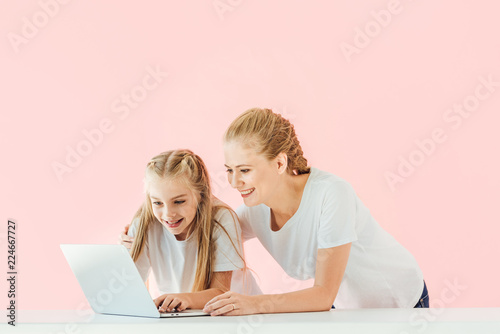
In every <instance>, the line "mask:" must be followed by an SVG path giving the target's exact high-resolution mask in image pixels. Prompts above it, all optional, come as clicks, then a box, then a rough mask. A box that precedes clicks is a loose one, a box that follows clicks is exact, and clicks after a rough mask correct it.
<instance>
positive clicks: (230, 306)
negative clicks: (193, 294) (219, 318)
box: [203, 291, 259, 316]
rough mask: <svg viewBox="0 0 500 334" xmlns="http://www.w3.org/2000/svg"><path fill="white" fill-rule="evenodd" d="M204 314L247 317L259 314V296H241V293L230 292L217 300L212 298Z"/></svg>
mask: <svg viewBox="0 0 500 334" xmlns="http://www.w3.org/2000/svg"><path fill="white" fill-rule="evenodd" d="M203 312H206V313H210V315H211V316H216V315H245V314H255V313H259V305H258V302H257V296H247V295H241V294H239V293H236V292H233V291H228V292H226V293H223V294H221V295H218V296H217V297H215V298H212V300H210V301H209V302H208V303H207V304H206V305H205V307H204V308H203Z"/></svg>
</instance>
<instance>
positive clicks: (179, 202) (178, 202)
mask: <svg viewBox="0 0 500 334" xmlns="http://www.w3.org/2000/svg"><path fill="white" fill-rule="evenodd" d="M184 202H185V201H175V202H174V204H182V203H184Z"/></svg>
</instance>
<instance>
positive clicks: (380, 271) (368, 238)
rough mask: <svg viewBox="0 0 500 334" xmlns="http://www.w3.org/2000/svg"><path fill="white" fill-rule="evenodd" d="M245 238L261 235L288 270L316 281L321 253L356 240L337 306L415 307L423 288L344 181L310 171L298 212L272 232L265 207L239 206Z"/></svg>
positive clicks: (418, 274) (413, 266)
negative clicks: (322, 250)
mask: <svg viewBox="0 0 500 334" xmlns="http://www.w3.org/2000/svg"><path fill="white" fill-rule="evenodd" d="M236 212H237V213H238V216H239V218H240V223H241V227H242V230H243V239H244V240H248V239H251V238H253V237H257V238H258V239H259V240H260V242H261V243H262V245H263V246H264V247H265V248H266V249H267V250H268V251H269V253H270V254H271V255H272V256H273V257H274V259H275V260H276V261H277V262H278V263H279V264H280V265H281V267H282V268H283V269H284V270H285V272H286V273H287V274H288V275H289V276H291V277H293V278H296V279H299V280H306V279H310V278H314V276H315V272H316V256H317V251H318V249H321V248H330V247H335V246H340V245H343V244H346V243H350V242H352V245H351V252H350V255H349V260H348V263H347V267H346V270H345V273H344V277H343V279H342V283H341V285H340V289H339V292H338V294H337V298H336V299H335V302H334V305H335V307H336V308H377V307H406V308H410V307H414V306H415V304H416V303H417V301H418V299H419V298H420V296H421V294H422V290H423V288H424V282H423V275H422V271H421V270H420V268H419V266H418V264H417V262H416V260H415V258H414V257H413V256H412V255H411V254H410V252H408V251H407V250H406V249H405V248H404V247H403V246H401V244H399V243H398V242H397V241H396V240H395V239H394V238H393V237H392V236H391V235H390V234H389V233H387V232H386V231H385V230H384V229H382V227H380V225H379V224H378V223H377V222H376V221H375V219H374V218H373V217H372V216H371V214H370V211H369V210H368V209H367V208H366V207H365V206H364V205H363V203H362V202H361V200H360V199H359V198H358V197H357V195H356V193H355V192H354V189H353V188H352V187H351V185H350V184H349V183H348V182H347V181H345V180H344V179H342V178H340V177H338V176H336V175H333V174H331V173H327V172H324V171H321V170H319V169H316V168H311V173H310V175H309V178H308V180H307V183H306V185H305V188H304V192H303V195H302V199H301V202H300V205H299V208H298V210H297V212H296V213H295V214H294V215H293V216H292V218H290V220H288V221H287V223H286V224H285V225H284V226H283V227H282V228H281V229H280V230H279V231H272V230H271V225H270V224H271V211H270V208H269V207H267V206H266V205H264V204H261V205H258V206H254V207H247V206H245V205H242V206H240V207H239V208H238V209H237V210H236Z"/></svg>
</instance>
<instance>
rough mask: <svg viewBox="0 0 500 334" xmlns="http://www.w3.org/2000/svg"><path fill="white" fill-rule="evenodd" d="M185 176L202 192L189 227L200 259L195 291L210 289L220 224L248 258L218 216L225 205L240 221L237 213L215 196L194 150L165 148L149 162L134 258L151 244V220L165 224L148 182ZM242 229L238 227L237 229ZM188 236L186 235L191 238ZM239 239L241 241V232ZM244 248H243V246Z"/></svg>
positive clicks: (193, 188) (189, 182)
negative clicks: (157, 212)
mask: <svg viewBox="0 0 500 334" xmlns="http://www.w3.org/2000/svg"><path fill="white" fill-rule="evenodd" d="M166 177H168V178H172V179H174V178H183V179H184V180H185V181H186V184H187V185H188V187H189V188H190V189H191V191H192V192H193V193H194V194H199V196H198V198H199V202H198V206H197V210H196V215H195V217H194V220H193V222H192V223H191V224H190V225H189V227H188V233H187V238H190V237H192V238H195V240H196V242H197V246H198V248H197V249H198V251H197V252H198V256H197V260H196V262H197V263H196V274H195V281H194V284H193V288H192V292H195V291H201V290H205V289H208V288H209V287H210V284H211V282H212V279H213V270H214V261H215V259H214V254H215V243H214V242H213V240H212V239H213V234H214V230H215V228H216V227H218V228H221V229H222V231H223V232H224V233H226V235H227V236H228V238H229V239H230V240H231V243H232V245H233V247H234V249H235V251H236V252H237V254H238V256H239V257H240V258H241V259H242V260H243V264H244V267H243V268H242V269H245V268H246V264H245V260H244V258H243V254H242V252H241V253H240V251H238V248H239V247H237V246H236V245H235V240H232V239H231V238H230V237H229V234H228V233H227V231H226V229H225V228H224V227H223V226H222V225H221V224H220V223H219V222H218V221H216V220H215V219H214V216H215V214H216V213H217V211H218V210H219V209H221V208H226V209H228V210H230V212H231V215H232V216H233V218H234V220H235V224H237V223H238V220H237V219H238V218H237V215H236V213H235V212H234V211H233V210H232V209H231V208H230V207H228V206H227V205H225V204H224V203H222V202H220V201H219V200H217V199H216V198H214V197H213V196H212V191H211V186H210V178H209V175H208V172H207V168H206V166H205V164H204V163H203V160H201V158H200V157H199V156H197V155H196V154H194V153H193V152H191V151H190V150H173V151H167V152H163V153H161V154H159V155H157V156H155V157H153V158H152V159H151V161H150V162H149V163H148V164H147V168H146V176H145V183H144V186H145V189H144V190H145V195H146V198H145V200H144V202H143V204H142V206H141V207H140V208H139V209H138V210H137V212H136V213H135V215H134V218H133V220H132V221H134V220H135V219H139V225H138V228H137V232H136V235H135V238H134V242H133V244H132V252H131V255H132V259H133V260H134V261H137V259H138V258H139V256H140V255H141V253H142V251H143V249H144V246H145V245H147V244H148V238H147V235H148V229H149V227H150V226H151V224H161V223H160V222H159V221H158V220H157V219H156V217H155V216H154V213H153V209H152V203H151V199H150V197H149V192H148V183H149V182H155V181H158V180H162V179H164V178H166ZM236 230H237V231H238V229H236ZM187 238H186V239H187ZM237 238H238V240H236V242H237V243H238V245H241V240H240V236H239V235H238V236H237ZM241 249H242V248H241Z"/></svg>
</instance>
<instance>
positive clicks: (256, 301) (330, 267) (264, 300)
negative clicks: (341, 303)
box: [203, 243, 351, 316]
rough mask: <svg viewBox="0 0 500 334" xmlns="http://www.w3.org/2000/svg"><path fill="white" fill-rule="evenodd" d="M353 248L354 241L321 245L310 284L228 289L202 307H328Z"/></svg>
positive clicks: (228, 311) (224, 310) (213, 310)
mask: <svg viewBox="0 0 500 334" xmlns="http://www.w3.org/2000/svg"><path fill="white" fill-rule="evenodd" d="M350 250H351V243H348V244H344V245H341V246H337V247H332V248H324V249H319V250H318V254H317V259H316V277H315V280H314V286H313V287H311V288H308V289H304V290H299V291H294V292H289V293H283V294H275V295H259V296H246V295H241V294H238V293H235V292H231V291H229V292H226V293H224V294H221V295H219V296H217V297H215V298H213V299H212V300H210V301H209V302H208V303H207V304H206V305H205V307H204V309H203V310H204V311H205V312H209V313H210V314H211V315H214V316H215V315H222V314H224V315H244V314H255V313H282V312H310V311H328V310H330V309H331V307H332V305H333V302H334V301H335V297H336V296H337V292H338V290H339V287H340V283H341V282H342V277H343V276H344V272H345V268H346V266H347V261H348V259H349V253H350Z"/></svg>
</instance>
